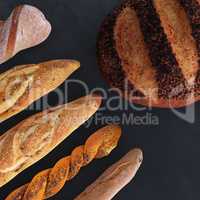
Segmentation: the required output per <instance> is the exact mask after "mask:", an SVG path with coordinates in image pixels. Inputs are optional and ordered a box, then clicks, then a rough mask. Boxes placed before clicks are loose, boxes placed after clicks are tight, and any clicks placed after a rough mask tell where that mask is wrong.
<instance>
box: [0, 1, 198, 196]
mask: <svg viewBox="0 0 200 200" xmlns="http://www.w3.org/2000/svg"><path fill="white" fill-rule="evenodd" d="M118 2H119V0H76V1H71V0H42V1H41V0H24V1H21V0H1V1H0V17H1V18H4V19H5V18H7V16H8V15H9V14H10V12H11V10H12V9H13V8H14V7H15V6H16V5H18V4H22V3H27V4H31V5H35V6H37V7H38V8H39V9H41V10H42V11H43V12H44V13H45V15H46V16H47V18H48V19H49V21H50V22H51V24H52V27H53V31H52V34H51V36H50V37H49V38H48V40H46V41H45V42H44V43H42V44H41V45H39V46H37V47H34V48H32V49H29V50H26V51H23V52H21V53H19V54H18V55H17V56H15V57H14V58H13V59H11V60H10V61H9V62H6V63H5V64H3V65H2V66H1V69H0V70H1V71H5V70H6V69H9V68H11V67H12V66H14V65H19V64H24V63H37V62H41V61H45V60H50V59H55V58H74V59H78V60H80V61H81V64H82V66H81V69H80V70H79V71H77V72H76V73H75V74H74V75H73V76H72V78H75V79H80V80H82V81H84V82H86V83H87V84H88V85H89V88H90V90H91V89H93V88H96V87H102V88H105V89H106V90H107V91H108V89H109V87H108V86H107V84H106V83H105V81H104V80H103V79H102V77H101V74H100V73H99V68H98V66H97V64H96V56H95V52H96V49H95V43H96V36H97V32H98V28H99V26H100V23H101V21H102V19H103V18H104V16H105V15H106V14H107V13H108V12H109V11H110V10H111V9H112V8H113V7H114V6H115V5H117V4H118ZM63 86H64V85H62V86H61V88H63ZM84 94H85V93H84V91H83V89H82V88H81V87H79V86H78V85H76V84H72V85H70V88H69V90H68V93H67V95H68V97H69V100H72V99H75V98H78V97H80V96H82V95H84ZM109 95H110V96H112V94H111V93H109ZM49 101H50V103H51V104H52V105H56V98H55V96H54V93H51V94H50V95H49ZM66 101H67V100H66ZM105 103H106V101H105V102H104V105H105ZM195 108H196V109H195V110H196V116H195V117H196V118H195V123H192V124H190V123H188V122H185V121H184V120H181V119H179V118H178V117H177V116H176V115H174V114H173V112H172V111H171V110H168V109H152V110H145V111H135V110H133V109H131V108H129V109H128V110H126V111H124V110H117V111H109V110H108V109H107V110H106V111H101V112H102V113H103V114H104V115H106V116H115V115H116V116H121V115H122V113H123V112H125V113H134V115H135V116H143V115H145V114H146V113H147V112H148V113H152V114H153V115H156V116H157V117H159V125H158V126H153V125H146V126H145V125H143V126H141V125H140V126H138V125H133V126H131V125H123V136H122V138H121V141H120V145H119V147H118V148H117V149H116V150H115V151H114V152H113V153H112V154H111V155H110V156H109V157H107V158H104V159H101V160H98V161H94V162H93V163H91V164H90V165H89V166H87V167H85V168H83V169H82V171H81V172H80V174H79V175H78V176H77V177H76V178H75V179H73V180H72V181H71V182H69V183H67V184H66V185H65V187H64V188H63V190H62V191H61V192H60V193H59V194H57V195H56V196H54V197H53V198H52V199H56V200H63V199H69V200H70V199H73V198H74V197H75V196H76V195H77V194H79V193H80V192H81V191H82V190H83V189H84V188H85V187H86V186H87V185H88V184H90V183H91V182H93V181H94V180H95V179H96V178H97V177H98V176H99V175H100V174H101V173H102V172H103V171H104V170H105V169H106V168H107V167H108V166H110V165H111V164H112V163H114V162H115V161H117V160H118V159H119V158H120V157H121V156H122V155H124V154H125V153H126V152H127V151H128V150H130V149H131V148H133V147H136V146H137V147H140V148H142V149H143V151H144V163H143V165H142V167H141V169H140V171H139V172H138V174H137V176H136V178H135V180H134V181H133V182H132V183H131V184H129V185H128V186H127V187H126V188H125V189H124V190H122V191H121V192H120V193H119V194H118V195H117V196H116V197H115V199H116V200H117V199H120V200H121V199H123V200H126V199H134V200H146V199H154V200H160V199H162V200H169V199H181V200H195V199H199V198H200V191H199V169H200V161H199V155H200V134H199V130H200V128H199V114H198V113H199V103H197V104H196V107H195ZM182 110H184V109H182ZM34 112H36V111H30V110H26V111H24V112H22V113H20V114H18V115H17V116H16V117H13V118H11V119H10V120H7V121H6V122H4V123H2V124H0V132H1V134H3V133H4V132H5V131H6V130H8V129H9V128H11V127H13V126H14V125H15V124H17V122H19V121H21V120H22V119H24V118H26V117H27V116H30V115H31V114H32V113H34ZM101 126H103V124H101V123H99V124H98V125H97V126H96V125H95V124H94V123H93V124H92V125H91V126H90V127H89V128H87V127H85V126H82V127H81V128H79V129H78V130H77V131H76V132H75V133H74V134H73V135H71V136H70V138H68V139H67V140H66V141H64V142H63V143H62V144H61V145H59V146H58V147H57V148H56V149H55V150H54V151H53V152H52V153H51V154H49V155H48V156H47V157H45V158H44V159H42V160H41V161H40V162H38V163H37V164H35V165H34V166H32V167H30V168H29V169H27V170H25V171H24V172H23V173H21V174H20V175H19V176H17V177H16V178H15V179H13V180H12V181H11V182H9V183H8V184H7V185H5V186H4V187H3V188H1V189H0V199H4V198H5V197H6V196H7V195H8V194H9V193H10V192H11V191H12V190H13V189H15V188H16V187H18V186H21V185H22V184H25V183H26V182H28V181H29V180H30V179H31V178H32V177H33V175H34V174H36V173H37V172H39V171H40V170H43V169H46V168H48V167H51V166H53V164H54V163H55V162H56V161H57V160H58V159H59V158H61V157H63V156H65V155H68V154H69V153H70V152H71V150H72V149H73V147H75V146H77V145H79V144H82V143H84V141H85V140H86V138H87V137H88V136H89V135H90V134H91V133H92V132H93V131H94V130H96V129H97V128H98V127H101Z"/></svg>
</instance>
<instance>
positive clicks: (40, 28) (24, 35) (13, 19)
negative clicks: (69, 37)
mask: <svg viewBox="0 0 200 200" xmlns="http://www.w3.org/2000/svg"><path fill="white" fill-rule="evenodd" d="M0 25H1V27H0V64H2V63H4V62H6V61H7V60H8V59H10V58H11V57H13V56H14V55H16V54H17V53H18V52H19V51H21V50H24V49H26V48H30V47H33V46H36V45H38V44H40V43H41V42H43V41H44V40H45V39H46V38H47V37H48V36H49V34H50V32H51V25H50V23H49V22H48V21H47V20H46V19H45V17H44V15H43V14H42V12H41V11H40V10H38V9H37V8H35V7H33V6H29V5H20V6H18V7H16V8H15V9H14V10H13V12H12V13H11V15H10V17H9V18H8V19H7V20H6V21H1V22H0ZM33 32H34V34H33Z"/></svg>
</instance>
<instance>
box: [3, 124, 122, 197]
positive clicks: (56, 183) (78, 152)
mask: <svg viewBox="0 0 200 200" xmlns="http://www.w3.org/2000/svg"><path fill="white" fill-rule="evenodd" d="M120 136H121V128H120V127H118V126H115V125H109V126H106V127H104V128H102V129H99V130H98V131H97V132H95V133H94V134H93V135H91V136H90V137H89V138H88V140H87V141H86V143H85V145H82V146H79V147H77V148H75V149H74V150H73V152H72V154H71V155H70V156H67V157H65V158H63V159H61V160H59V161H58V162H57V163H56V164H55V165H54V167H53V168H51V169H47V170H44V171H42V172H40V173H38V174H37V175H36V176H35V177H34V178H33V179H32V180H31V182H30V183H28V184H26V185H23V186H21V187H20V188H18V189H16V190H15V191H14V192H12V193H11V194H10V195H9V196H8V197H7V198H6V200H15V199H17V200H33V199H35V200H36V199H37V200H43V199H47V198H49V197H52V196H54V195H55V194H56V193H58V192H59V191H60V190H61V189H62V188H63V187H64V184H65V182H67V181H69V180H71V179H72V178H73V177H74V176H76V175H77V174H78V172H79V171H80V169H81V167H83V166H86V165H88V164H89V163H90V162H91V161H92V160H93V159H97V158H103V157H105V156H108V155H109V154H110V153H111V151H112V150H113V149H114V148H115V147H116V146H117V144H118V141H119V138H120Z"/></svg>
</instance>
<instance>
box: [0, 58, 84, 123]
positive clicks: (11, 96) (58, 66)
mask: <svg viewBox="0 0 200 200" xmlns="http://www.w3.org/2000/svg"><path fill="white" fill-rule="evenodd" d="M79 66H80V63H79V62H78V61H75V60H52V61H48V62H44V63H40V64H30V65H22V66H17V67H15V68H13V69H11V70H9V71H7V72H5V73H3V74H0V122H2V121H4V120H6V119H8V118H9V117H11V116H13V115H15V114H17V113H19V112H20V111H22V110H23V109H25V108H26V107H28V106H29V105H30V104H31V103H33V102H34V101H36V100H37V99H39V98H40V97H42V96H44V95H46V94H48V93H49V92H50V91H52V90H54V89H55V88H56V87H58V86H59V85H60V84H61V83H63V82H64V81H65V79H66V78H68V77H69V76H70V75H71V74H72V73H73V72H74V71H75V70H77V69H78V68H79Z"/></svg>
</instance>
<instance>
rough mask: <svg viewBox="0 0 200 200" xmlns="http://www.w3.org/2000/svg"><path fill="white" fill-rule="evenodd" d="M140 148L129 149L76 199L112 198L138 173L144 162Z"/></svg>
mask: <svg viewBox="0 0 200 200" xmlns="http://www.w3.org/2000/svg"><path fill="white" fill-rule="evenodd" d="M142 160H143V153H142V151H141V150H140V149H133V150H131V151H129V152H128V153H127V154H126V155H125V156H124V157H123V158H122V159H120V160H119V161H118V162H117V163H115V164H114V165H112V166H111V167H109V168H108V169H107V170H106V171H105V172H104V173H103V174H102V175H101V176H100V177H99V178H98V179H97V180H96V181H95V182H94V183H92V184H91V185H90V186H89V187H87V188H86V189H85V190H84V191H83V192H82V193H81V194H80V195H79V196H78V197H76V198H75V199H74V200H94V199H95V200H111V199H113V197H114V196H115V195H116V194H117V193H118V192H119V191H120V190H121V189H122V188H123V187H125V186H126V185H127V184H128V183H129V182H130V181H131V180H132V179H133V178H134V177H135V175H136V172H137V171H138V169H139V167H140V165H141V164H142Z"/></svg>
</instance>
